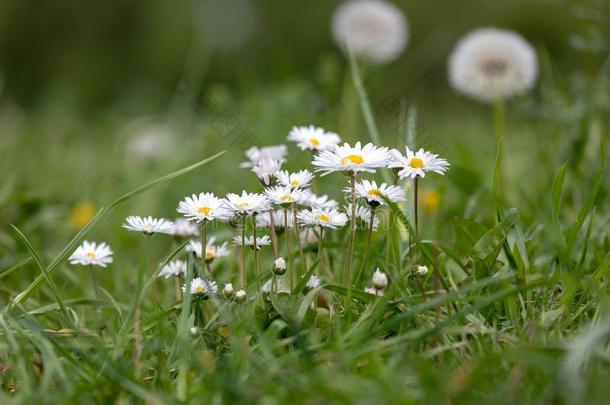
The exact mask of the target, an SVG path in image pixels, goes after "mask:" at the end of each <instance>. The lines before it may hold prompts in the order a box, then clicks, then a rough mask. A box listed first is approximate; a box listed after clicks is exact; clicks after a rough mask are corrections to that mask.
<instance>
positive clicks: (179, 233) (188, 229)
mask: <svg viewBox="0 0 610 405" xmlns="http://www.w3.org/2000/svg"><path fill="white" fill-rule="evenodd" d="M173 223H174V226H172V231H171V235H174V236H175V237H177V238H186V237H188V236H193V235H199V229H197V227H196V226H195V225H194V224H193V223H192V222H191V221H188V220H186V219H184V218H176V219H174V221H173Z"/></svg>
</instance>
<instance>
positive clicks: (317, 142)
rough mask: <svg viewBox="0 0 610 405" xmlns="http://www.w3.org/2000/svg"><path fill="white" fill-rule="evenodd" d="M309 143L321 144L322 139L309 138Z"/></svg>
mask: <svg viewBox="0 0 610 405" xmlns="http://www.w3.org/2000/svg"><path fill="white" fill-rule="evenodd" d="M309 143H310V144H312V145H313V146H318V145H320V141H319V140H318V138H309Z"/></svg>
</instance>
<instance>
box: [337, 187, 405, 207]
mask: <svg viewBox="0 0 610 405" xmlns="http://www.w3.org/2000/svg"><path fill="white" fill-rule="evenodd" d="M344 191H345V192H346V193H351V191H352V190H351V189H350V188H346V189H345V190H344ZM356 197H357V198H364V199H366V201H367V203H368V204H369V205H370V206H372V207H377V206H379V205H384V204H385V201H384V197H385V198H387V199H388V200H390V201H391V202H397V201H402V200H404V199H405V193H404V191H403V189H402V188H401V187H398V186H388V185H387V184H386V183H382V184H381V185H379V186H377V183H376V182H375V181H368V180H362V181H361V182H357V183H356Z"/></svg>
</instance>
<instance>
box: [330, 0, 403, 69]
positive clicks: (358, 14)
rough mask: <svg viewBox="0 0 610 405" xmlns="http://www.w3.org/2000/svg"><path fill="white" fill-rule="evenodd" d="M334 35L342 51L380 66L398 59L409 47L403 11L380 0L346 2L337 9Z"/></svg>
mask: <svg viewBox="0 0 610 405" xmlns="http://www.w3.org/2000/svg"><path fill="white" fill-rule="evenodd" d="M332 34H333V38H334V40H335V42H336V43H337V45H339V46H340V47H341V48H342V49H343V48H344V47H345V44H346V43H347V44H348V45H349V46H350V48H351V49H352V51H353V52H354V54H355V55H358V56H361V57H363V58H365V59H368V60H370V61H372V62H376V63H386V62H390V61H392V60H394V59H396V58H397V57H398V56H400V54H401V53H402V52H403V50H404V49H405V47H406V46H407V42H408V39H409V27H408V24H407V20H406V18H405V16H404V14H403V13H402V11H401V10H400V9H399V8H398V7H396V6H395V5H393V4H391V3H387V2H385V1H380V0H359V1H345V2H344V3H343V4H341V5H340V6H339V7H337V9H336V10H335V13H334V15H333V19H332Z"/></svg>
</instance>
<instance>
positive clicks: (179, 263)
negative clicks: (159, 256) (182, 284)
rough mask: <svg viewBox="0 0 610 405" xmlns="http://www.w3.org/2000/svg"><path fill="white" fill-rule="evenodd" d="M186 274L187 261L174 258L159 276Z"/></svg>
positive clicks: (167, 276)
mask: <svg viewBox="0 0 610 405" xmlns="http://www.w3.org/2000/svg"><path fill="white" fill-rule="evenodd" d="M183 274H186V262H185V261H184V260H172V261H171V262H169V263H167V264H166V265H165V266H163V268H162V269H161V271H160V272H159V277H163V278H170V277H172V276H175V277H178V276H181V275H183Z"/></svg>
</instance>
